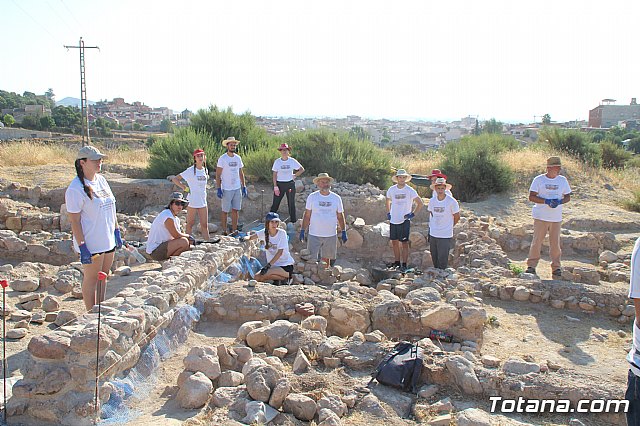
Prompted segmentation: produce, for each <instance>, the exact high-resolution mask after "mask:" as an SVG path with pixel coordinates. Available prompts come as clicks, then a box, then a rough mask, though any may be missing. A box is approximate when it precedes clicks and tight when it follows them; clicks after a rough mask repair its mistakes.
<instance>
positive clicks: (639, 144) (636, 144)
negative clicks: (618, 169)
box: [629, 136, 640, 154]
mask: <svg viewBox="0 0 640 426" xmlns="http://www.w3.org/2000/svg"><path fill="white" fill-rule="evenodd" d="M629 150H631V151H633V152H635V153H636V154H640V136H639V137H637V138H633V139H631V140H630V141H629Z"/></svg>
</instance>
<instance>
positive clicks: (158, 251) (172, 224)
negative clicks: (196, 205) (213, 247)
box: [147, 192, 194, 261]
mask: <svg viewBox="0 0 640 426" xmlns="http://www.w3.org/2000/svg"><path fill="white" fill-rule="evenodd" d="M187 204H189V202H188V201H187V200H185V199H184V198H183V197H182V193H180V192H174V193H173V194H171V198H170V199H169V204H168V205H167V207H166V208H165V209H164V210H163V211H162V212H160V214H159V215H158V216H157V217H156V218H155V220H154V221H153V223H152V224H151V230H150V231H149V238H148V240H147V253H148V254H149V255H151V257H152V258H153V259H154V260H157V261H162V260H167V259H168V258H170V257H171V256H179V255H180V253H182V252H184V251H187V250H189V248H190V247H191V243H193V242H194V241H193V240H192V238H191V237H190V236H189V234H185V233H183V232H180V218H178V214H179V213H180V212H181V211H182V209H184V208H185V207H186V206H187Z"/></svg>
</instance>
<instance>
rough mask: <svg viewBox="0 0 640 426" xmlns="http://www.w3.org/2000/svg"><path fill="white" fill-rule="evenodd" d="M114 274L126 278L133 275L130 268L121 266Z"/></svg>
mask: <svg viewBox="0 0 640 426" xmlns="http://www.w3.org/2000/svg"><path fill="white" fill-rule="evenodd" d="M114 274H115V275H117V276H119V277H126V276H127V275H131V268H130V267H129V266H121V267H119V268H117V269H116V270H115V272H114Z"/></svg>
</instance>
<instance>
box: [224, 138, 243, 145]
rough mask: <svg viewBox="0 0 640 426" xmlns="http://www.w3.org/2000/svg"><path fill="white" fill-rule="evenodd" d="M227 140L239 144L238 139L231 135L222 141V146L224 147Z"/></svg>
mask: <svg viewBox="0 0 640 426" xmlns="http://www.w3.org/2000/svg"><path fill="white" fill-rule="evenodd" d="M229 142H233V143H235V144H239V143H240V141H238V140H236V138H234V137H233V136H229V137H228V138H226V139H225V140H223V141H222V146H224V147H226V146H227V144H228V143H229Z"/></svg>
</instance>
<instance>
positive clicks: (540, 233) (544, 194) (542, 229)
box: [526, 157, 571, 278]
mask: <svg viewBox="0 0 640 426" xmlns="http://www.w3.org/2000/svg"><path fill="white" fill-rule="evenodd" d="M561 167H562V162H561V161H560V157H549V158H548V159H547V173H545V174H541V175H538V176H536V177H535V178H534V179H533V182H531V187H530V188H529V201H532V202H534V203H535V204H534V206H533V209H532V211H531V213H532V216H533V241H531V247H530V249H529V257H528V258H527V271H526V272H527V273H529V274H535V273H536V266H538V261H539V260H540V250H541V249H542V242H543V241H544V238H545V237H546V235H547V233H549V254H550V256H551V271H552V276H553V278H560V277H561V276H562V269H561V268H560V266H561V265H560V256H561V255H562V250H561V249H560V224H561V223H562V204H566V203H568V202H569V200H571V188H570V187H569V182H568V181H567V178H565V177H564V176H561V175H560V168H561Z"/></svg>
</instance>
